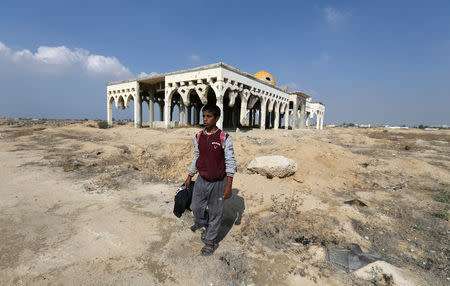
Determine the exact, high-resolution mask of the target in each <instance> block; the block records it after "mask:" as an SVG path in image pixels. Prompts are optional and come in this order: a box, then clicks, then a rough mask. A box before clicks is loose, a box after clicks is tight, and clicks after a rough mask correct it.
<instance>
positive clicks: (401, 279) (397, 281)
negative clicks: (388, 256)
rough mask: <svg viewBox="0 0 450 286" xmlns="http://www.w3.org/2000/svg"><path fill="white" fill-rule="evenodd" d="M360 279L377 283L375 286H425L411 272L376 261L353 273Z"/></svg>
mask: <svg viewBox="0 0 450 286" xmlns="http://www.w3.org/2000/svg"><path fill="white" fill-rule="evenodd" d="M353 274H354V275H355V276H356V277H358V278H361V279H364V280H368V281H372V282H377V283H378V284H376V283H374V284H376V285H395V286H403V285H405V286H406V285H425V284H423V283H422V281H420V278H419V277H417V276H416V275H414V274H413V273H412V272H410V271H407V270H404V269H401V268H397V267H395V266H393V265H391V264H389V263H387V262H384V261H376V262H373V263H371V264H368V265H366V266H364V267H363V268H361V269H358V270H357V271H355V272H353Z"/></svg>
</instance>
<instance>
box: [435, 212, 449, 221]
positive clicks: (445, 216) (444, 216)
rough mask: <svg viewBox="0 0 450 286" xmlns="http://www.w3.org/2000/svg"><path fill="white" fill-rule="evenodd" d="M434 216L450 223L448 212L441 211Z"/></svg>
mask: <svg viewBox="0 0 450 286" xmlns="http://www.w3.org/2000/svg"><path fill="white" fill-rule="evenodd" d="M433 216H435V217H438V218H440V219H443V220H446V221H448V219H449V216H450V215H449V213H448V210H441V211H438V212H436V213H434V214H433Z"/></svg>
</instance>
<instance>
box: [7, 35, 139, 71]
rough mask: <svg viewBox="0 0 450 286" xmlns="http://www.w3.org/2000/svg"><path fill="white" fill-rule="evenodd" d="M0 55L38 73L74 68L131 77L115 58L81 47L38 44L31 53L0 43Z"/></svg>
mask: <svg viewBox="0 0 450 286" xmlns="http://www.w3.org/2000/svg"><path fill="white" fill-rule="evenodd" d="M0 56H1V57H3V58H4V59H6V60H9V61H11V62H12V63H14V64H15V65H22V66H24V67H26V68H27V69H30V70H36V71H39V72H47V73H57V74H58V73H63V72H70V71H75V72H87V73H88V74H89V75H101V76H106V77H114V78H129V77H132V76H133V74H132V73H131V72H130V70H129V69H128V68H127V67H125V66H123V65H122V64H121V63H120V61H119V60H118V59H117V58H115V57H107V56H102V55H96V54H91V53H90V52H89V51H87V50H84V49H73V50H72V49H69V48H67V47H65V46H59V47H47V46H41V47H39V48H38V49H37V51H36V52H35V53H33V52H31V51H29V50H27V49H24V50H16V51H15V50H13V49H11V48H9V47H7V46H6V45H5V44H4V43H2V42H0Z"/></svg>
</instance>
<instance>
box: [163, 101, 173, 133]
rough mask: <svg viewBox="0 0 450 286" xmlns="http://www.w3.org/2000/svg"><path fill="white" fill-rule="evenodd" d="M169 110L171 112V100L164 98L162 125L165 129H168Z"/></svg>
mask: <svg viewBox="0 0 450 286" xmlns="http://www.w3.org/2000/svg"><path fill="white" fill-rule="evenodd" d="M170 110H171V100H169V97H168V96H166V97H165V98H164V125H165V127H166V128H169V124H170Z"/></svg>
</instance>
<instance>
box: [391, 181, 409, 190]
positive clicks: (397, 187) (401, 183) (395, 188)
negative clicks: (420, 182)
mask: <svg viewBox="0 0 450 286" xmlns="http://www.w3.org/2000/svg"><path fill="white" fill-rule="evenodd" d="M407 187H408V184H406V183H404V182H400V183H398V184H397V185H395V186H393V187H392V189H393V190H394V191H396V190H401V189H403V188H407Z"/></svg>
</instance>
